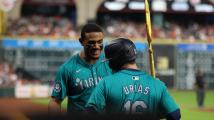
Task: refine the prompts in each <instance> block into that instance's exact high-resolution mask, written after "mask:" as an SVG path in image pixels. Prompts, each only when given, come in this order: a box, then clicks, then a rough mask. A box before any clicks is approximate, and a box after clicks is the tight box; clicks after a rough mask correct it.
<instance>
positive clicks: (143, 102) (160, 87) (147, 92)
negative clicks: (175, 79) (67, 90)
mask: <svg viewBox="0 0 214 120" xmlns="http://www.w3.org/2000/svg"><path fill="white" fill-rule="evenodd" d="M86 107H89V108H94V109H95V110H96V111H97V112H106V113H141V112H142V113H150V114H155V115H157V116H158V115H159V113H162V114H168V113H170V112H173V111H175V110H177V109H178V106H177V105H176V103H175V102H174V100H173V99H172V97H171V96H170V95H169V93H168V91H167V88H166V86H165V85H164V83H163V82H161V81H160V80H156V79H154V78H153V77H151V76H150V75H148V74H147V73H145V72H141V71H139V70H133V69H126V70H121V71H119V72H117V73H115V74H113V75H111V76H108V77H105V78H104V79H103V80H102V81H101V82H100V83H99V84H98V86H97V87H96V89H95V90H94V92H93V93H92V95H91V97H90V99H89V101H88V103H87V105H86Z"/></svg>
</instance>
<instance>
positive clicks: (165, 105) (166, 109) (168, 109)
mask: <svg viewBox="0 0 214 120" xmlns="http://www.w3.org/2000/svg"><path fill="white" fill-rule="evenodd" d="M161 108H162V109H163V110H162V111H163V113H164V114H165V115H166V118H167V120H180V118H181V113H180V109H179V107H178V105H177V104H176V102H175V101H174V100H173V98H172V97H171V95H170V94H169V92H168V90H167V88H166V86H165V85H164V87H163V89H162V96H161Z"/></svg>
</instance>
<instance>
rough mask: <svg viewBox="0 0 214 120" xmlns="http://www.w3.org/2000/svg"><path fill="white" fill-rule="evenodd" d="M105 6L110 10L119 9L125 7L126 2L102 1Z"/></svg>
mask: <svg viewBox="0 0 214 120" xmlns="http://www.w3.org/2000/svg"><path fill="white" fill-rule="evenodd" d="M104 6H105V8H107V9H108V10H111V11H119V10H122V9H124V8H125V7H126V4H125V3H123V2H108V1H107V2H105V3H104Z"/></svg>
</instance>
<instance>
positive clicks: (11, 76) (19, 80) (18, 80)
mask: <svg viewBox="0 0 214 120" xmlns="http://www.w3.org/2000/svg"><path fill="white" fill-rule="evenodd" d="M32 83H33V84H37V83H38V84H40V83H41V81H40V80H32V79H28V78H26V77H25V74H23V72H21V71H19V70H18V71H17V69H16V68H15V67H14V65H12V64H10V63H9V62H7V61H0V88H6V87H14V86H15V85H24V84H32Z"/></svg>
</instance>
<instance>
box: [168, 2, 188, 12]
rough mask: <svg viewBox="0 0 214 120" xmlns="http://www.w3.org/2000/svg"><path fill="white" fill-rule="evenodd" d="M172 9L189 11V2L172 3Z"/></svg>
mask: <svg viewBox="0 0 214 120" xmlns="http://www.w3.org/2000/svg"><path fill="white" fill-rule="evenodd" d="M171 7H172V10H174V11H188V10H189V5H188V3H187V2H173V3H172V6H171Z"/></svg>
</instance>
